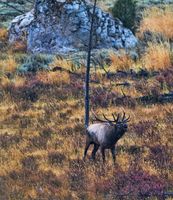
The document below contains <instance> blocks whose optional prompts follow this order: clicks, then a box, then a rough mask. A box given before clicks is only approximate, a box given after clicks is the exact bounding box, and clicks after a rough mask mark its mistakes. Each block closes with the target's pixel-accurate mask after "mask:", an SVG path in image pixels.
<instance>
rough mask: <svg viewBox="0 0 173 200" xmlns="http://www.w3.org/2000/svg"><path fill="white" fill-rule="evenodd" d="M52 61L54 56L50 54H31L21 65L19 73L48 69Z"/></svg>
mask: <svg viewBox="0 0 173 200" xmlns="http://www.w3.org/2000/svg"><path fill="white" fill-rule="evenodd" d="M51 62H52V56H48V55H41V54H37V55H30V56H28V57H27V58H26V60H25V62H24V63H23V64H22V65H20V66H19V69H18V71H19V73H27V72H37V71H39V70H48V69H49V64H50V63H51Z"/></svg>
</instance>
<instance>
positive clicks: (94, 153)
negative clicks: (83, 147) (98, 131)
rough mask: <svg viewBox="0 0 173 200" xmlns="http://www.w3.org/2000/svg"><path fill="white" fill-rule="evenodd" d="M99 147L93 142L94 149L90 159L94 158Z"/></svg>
mask: <svg viewBox="0 0 173 200" xmlns="http://www.w3.org/2000/svg"><path fill="white" fill-rule="evenodd" d="M98 149H99V145H98V144H94V149H93V151H92V159H93V160H95V156H96V153H97V151H98Z"/></svg>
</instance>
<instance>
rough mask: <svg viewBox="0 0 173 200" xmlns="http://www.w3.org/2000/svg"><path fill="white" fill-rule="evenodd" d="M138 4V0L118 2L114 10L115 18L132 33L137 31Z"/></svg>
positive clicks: (120, 0) (118, 0) (121, 0)
mask: <svg viewBox="0 0 173 200" xmlns="http://www.w3.org/2000/svg"><path fill="white" fill-rule="evenodd" d="M136 3H137V2H136V0H117V1H116V2H115V3H114V7H113V8H112V14H113V16H114V17H117V18H118V19H120V20H121V21H122V22H123V24H124V26H125V27H127V28H129V29H131V30H132V31H135V19H136Z"/></svg>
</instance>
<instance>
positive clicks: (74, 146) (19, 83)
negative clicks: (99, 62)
mask: <svg viewBox="0 0 173 200" xmlns="http://www.w3.org/2000/svg"><path fill="white" fill-rule="evenodd" d="M72 79H73V77H72V76H69V75H68V74H67V73H66V72H58V71H56V72H38V73H37V74H36V76H35V80H37V82H38V83H39V81H41V82H42V84H43V85H38V86H37V85H36V86H34V87H32V92H35V91H36V92H37V93H38V95H39V96H38V99H37V101H34V102H31V101H30V100H27V99H21V98H20V97H19V96H15V98H17V99H14V97H13V92H14V91H11V95H10V98H4V100H3V101H2V102H1V103H0V111H1V116H0V122H1V126H0V142H3V145H1V147H0V176H3V177H5V178H4V179H2V183H3V184H4V185H5V186H6V185H8V186H9V187H8V188H6V190H5V191H6V192H5V194H6V197H9V196H10V197H12V198H13V199H15V200H18V199H29V198H30V199H31V198H35V199H62V200H63V199H64V200H65V199H74V200H76V199H81V198H84V197H85V199H98V198H99V199H105V195H106V198H108V197H111V198H113V197H114V195H115V194H113V193H110V191H109V188H110V187H111V185H110V183H111V184H113V189H111V192H113V191H114V192H115V193H116V194H117V193H118V192H117V191H119V189H122V188H121V187H123V185H122V184H124V183H125V184H126V183H127V179H130V180H131V173H132V172H133V171H134V169H136V168H137V169H140V170H142V171H143V172H144V173H146V174H147V175H148V176H156V177H158V178H161V179H163V180H164V182H165V183H166V184H168V185H169V182H171V181H173V179H172V178H173V171H172V169H171V168H170V165H171V163H172V162H173V160H171V155H172V154H171V153H170V152H171V149H172V148H173V146H172V143H171V142H170V139H171V137H172V136H171V135H172V118H171V116H172V114H171V113H172V111H173V106H172V104H165V105H159V104H153V105H150V106H149V105H148V106H144V105H142V104H137V105H136V106H135V107H134V108H131V107H128V106H127V105H124V106H123V105H119V106H115V105H114V104H112V103H110V104H109V105H108V106H107V107H104V108H102V107H101V106H99V102H96V103H98V105H97V107H96V108H95V110H96V112H97V113H99V114H102V113H105V114H106V115H107V116H108V117H111V113H118V112H121V113H122V112H123V111H125V112H126V114H127V115H130V116H131V121H130V124H129V131H128V132H127V133H126V134H125V136H124V137H123V138H122V139H121V140H120V141H119V142H118V144H117V145H116V146H117V159H116V166H115V167H114V166H113V164H112V159H111V155H110V153H109V152H108V151H107V152H106V158H107V163H106V165H105V166H103V164H102V160H101V155H100V153H99V152H98V155H97V158H96V160H97V162H96V163H93V162H92V161H90V160H89V156H88V157H87V160H86V162H85V163H84V162H83V161H82V156H83V149H84V145H85V132H84V128H83V116H84V106H83V94H80V93H79V92H80V91H79V89H77V91H78V93H79V94H78V96H77V97H76V96H75V95H76V90H75V89H76V88H73V87H71V81H72ZM100 79H102V77H100ZM27 81H28V80H27ZM30 81H31V82H32V80H30ZM117 81H118V82H123V81H129V82H130V83H131V84H132V87H129V88H125V89H124V92H125V93H126V94H127V95H130V96H131V97H132V98H135V97H139V96H141V95H143V90H142V89H144V90H146V88H145V87H147V90H148V91H149V90H150V89H152V88H153V87H156V86H157V87H158V85H157V84H156V83H157V81H156V80H155V78H153V79H149V80H147V81H148V82H147V86H145V84H141V86H140V87H142V89H141V90H136V88H135V87H136V85H137V83H138V82H139V79H133V80H130V78H129V79H128V78H119V79H118V80H117ZM104 82H105V83H106V79H105V80H104ZM107 82H108V83H106V84H104V86H106V87H107V89H108V88H109V80H107ZM25 84H26V77H18V78H17V77H16V82H14V85H15V86H16V88H19V89H20V88H22V87H24V86H25ZM47 85H48V87H47ZM62 85H66V86H67V88H70V89H71V90H72V93H70V95H68V94H67V96H65V97H64V99H59V98H60V97H61V96H62V95H63V93H64V92H66V91H68V93H69V91H70V90H64V88H63V87H61V86H62ZM155 85H156V86H155ZM57 86H58V87H57ZM97 86H99V84H98V85H97ZM1 87H2V89H3V88H4V89H5V88H6V86H3V85H1ZM95 87H96V86H95ZM22 91H23V90H21V91H20V90H18V94H20V93H22ZM24 91H25V92H26V95H28V94H27V92H30V90H29V88H25V90H24ZM39 91H42V92H41V93H39ZM50 91H51V93H50ZM113 91H114V92H117V93H120V92H121V88H117V87H115V88H113ZM159 91H161V89H160V90H159ZM4 92H7V91H6V90H4ZM9 92H10V90H9ZM50 94H51V95H50ZM101 100H102V99H101ZM92 106H93V105H92ZM6 132H7V135H6ZM163 133H164V134H163ZM1 144H2V143H1ZM160 147H162V148H163V149H164V148H165V147H166V148H167V149H166V150H165V152H164V151H163V152H162V149H161V150H160ZM152 148H154V150H155V149H156V150H155V151H156V155H155V151H154V154H151V150H152ZM157 151H158V152H159V153H158V154H157ZM160 151H161V152H160ZM90 153H91V149H90V150H89V154H90ZM160 153H161V156H160ZM162 155H164V156H165V157H166V158H168V160H167V159H164V157H163V156H162ZM151 156H156V157H152V159H151V158H150V157H151ZM158 156H160V157H159V159H160V160H161V161H158V159H157V158H158ZM157 163H158V164H157ZM28 174H29V176H28ZM167 174H169V179H168V178H167V177H168V176H167ZM123 176H124V177H123ZM126 176H128V178H126ZM138 178H139V180H138V184H139V185H140V184H145V181H144V182H143V183H142V182H140V181H142V180H140V176H139V177H138ZM151 180H153V178H151V179H150V181H151ZM116 181H117V182H116ZM118 184H119V186H118ZM155 184H157V179H156V182H155ZM35 185H37V187H34V186H35ZM21 186H22V187H21ZM117 187H119V188H118V189H117ZM143 187H144V185H142V188H143ZM170 187H171V186H170ZM134 188H135V186H134ZM124 192H125V191H124ZM111 194H112V195H111ZM107 195H108V196H107ZM132 195H134V198H133V197H130V198H129V197H128V196H127V199H139V198H140V197H139V196H138V195H137V194H136V193H134V194H132ZM135 195H137V196H135ZM6 197H4V199H5V198H6ZM19 197H20V198H19ZM117 199H119V197H117Z"/></svg>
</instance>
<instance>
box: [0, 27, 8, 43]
mask: <svg viewBox="0 0 173 200" xmlns="http://www.w3.org/2000/svg"><path fill="white" fill-rule="evenodd" d="M7 35H8V31H7V29H5V28H0V40H1V41H5V40H7Z"/></svg>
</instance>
